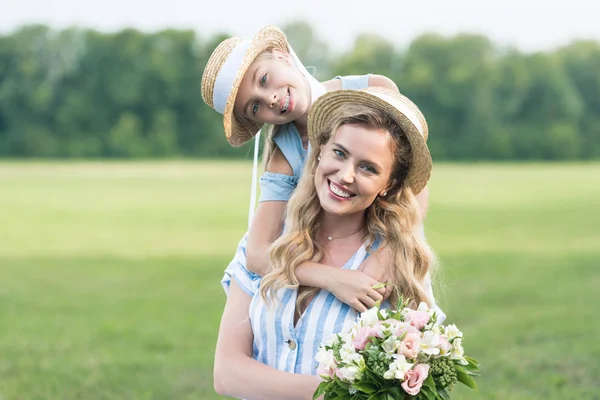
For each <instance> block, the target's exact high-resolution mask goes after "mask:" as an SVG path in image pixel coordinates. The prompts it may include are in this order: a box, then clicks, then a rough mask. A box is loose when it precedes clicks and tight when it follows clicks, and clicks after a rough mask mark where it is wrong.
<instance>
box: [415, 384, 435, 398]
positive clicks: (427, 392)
mask: <svg viewBox="0 0 600 400" xmlns="http://www.w3.org/2000/svg"><path fill="white" fill-rule="evenodd" d="M421 393H423V396H425V397H426V398H427V400H435V398H436V396H435V393H434V392H433V391H432V390H431V389H430V388H429V387H427V386H421V391H420V392H419V394H421Z"/></svg>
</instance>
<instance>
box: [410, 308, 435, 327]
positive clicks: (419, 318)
mask: <svg viewBox="0 0 600 400" xmlns="http://www.w3.org/2000/svg"><path fill="white" fill-rule="evenodd" d="M430 318H431V317H430V316H429V314H427V313H426V312H425V311H414V310H410V311H409V312H408V314H407V315H406V320H407V321H408V323H409V324H411V325H412V326H414V327H415V328H417V329H418V330H421V329H423V328H424V327H425V325H427V323H428V322H429V319H430Z"/></svg>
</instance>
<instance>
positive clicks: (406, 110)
mask: <svg viewBox="0 0 600 400" xmlns="http://www.w3.org/2000/svg"><path fill="white" fill-rule="evenodd" d="M367 93H368V92H367ZM370 94H371V95H373V96H375V97H379V98H380V99H381V100H384V101H385V102H386V103H388V104H390V105H392V106H393V107H394V108H396V109H397V110H398V111H400V112H401V113H402V114H404V115H405V116H406V117H407V118H408V119H409V120H410V122H412V124H413V125H414V126H415V127H416V128H417V130H418V131H419V133H420V134H421V136H423V138H425V134H424V132H425V129H424V128H425V127H424V126H423V124H422V123H421V120H420V119H419V117H418V116H417V115H416V113H415V111H414V110H413V109H412V108H411V107H410V106H409V105H408V104H406V103H405V102H403V101H400V100H398V99H397V98H395V97H393V96H390V95H388V94H387V93H370Z"/></svg>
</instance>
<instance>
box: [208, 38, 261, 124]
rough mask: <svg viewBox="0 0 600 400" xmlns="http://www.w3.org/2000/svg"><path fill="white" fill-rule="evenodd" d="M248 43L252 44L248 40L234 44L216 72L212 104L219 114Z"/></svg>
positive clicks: (223, 110) (223, 109)
mask: <svg viewBox="0 0 600 400" xmlns="http://www.w3.org/2000/svg"><path fill="white" fill-rule="evenodd" d="M250 44H252V42H251V41H249V40H248V41H244V42H241V43H240V44H238V45H237V46H235V47H234V48H233V50H232V51H231V53H230V54H229V57H227V60H225V63H224V64H223V66H222V67H221V70H220V71H219V73H218V74H217V78H216V79H215V87H214V89H213V105H214V107H215V110H216V111H218V112H219V113H221V114H223V113H224V112H225V105H226V104H227V99H228V98H229V94H230V93H231V90H232V89H233V81H234V80H235V77H236V76H237V73H238V71H239V70H240V67H241V66H242V62H243V61H244V56H245V55H246V51H247V50H248V49H249V48H250Z"/></svg>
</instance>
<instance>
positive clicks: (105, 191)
mask: <svg viewBox="0 0 600 400" xmlns="http://www.w3.org/2000/svg"><path fill="white" fill-rule="evenodd" d="M250 170H251V165H250V164H249V163H247V162H217V161H215V162H147V163H141V162H138V163H102V162H98V163H91V162H86V163H43V162H23V163H20V162H10V163H9V162H7V163H0V190H1V192H0V193H1V195H0V238H1V240H0V398H1V399H2V400H13V399H15V400H16V399H18V400H33V399H36V400H37V399H39V400H47V399H59V400H71V399H90V400H91V399H93V400H96V399H208V400H210V399H217V398H219V396H217V395H216V394H215V393H214V391H213V387H212V359H213V353H214V345H215V340H216V335H217V329H218V324H219V320H220V315H221V312H222V307H223V304H224V301H225V296H224V294H223V291H222V289H221V287H220V284H219V280H220V278H221V274H222V271H223V269H224V268H225V266H226V265H227V263H228V262H229V260H230V258H231V257H232V256H233V254H234V251H235V247H236V244H237V241H238V240H239V239H240V237H241V236H242V235H243V233H244V231H245V227H246V223H247V209H248V201H249V189H250V182H249V180H250ZM430 194H431V203H430V212H429V215H428V217H427V221H426V232H427V237H428V240H429V242H430V243H431V244H432V246H433V247H434V249H435V250H436V252H437V253H438V256H439V257H440V259H441V261H442V270H441V273H440V275H439V279H438V288H437V297H438V298H439V302H440V303H441V306H442V308H443V309H444V310H445V311H446V313H447V315H448V320H449V321H452V322H456V323H457V324H458V325H459V327H460V328H461V329H462V330H463V331H464V333H465V341H464V345H465V348H466V351H467V354H469V355H471V356H473V357H476V358H478V359H479V360H480V362H481V363H482V374H483V376H482V377H481V378H480V379H479V381H478V383H479V386H480V388H479V390H478V391H477V392H471V391H468V390H463V389H457V390H456V391H455V392H454V394H455V398H457V399H476V398H481V399H550V400H553V399H561V400H564V399H600V389H599V382H600V362H599V361H598V360H599V359H600V342H598V340H597V338H598V336H599V335H600V322H599V319H598V315H599V314H598V312H597V310H596V308H595V307H596V306H594V304H600V290H599V289H600V272H598V264H599V261H600V207H599V206H600V164H504V165H501V164H468V165H452V164H436V166H435V168H434V173H433V178H432V180H431V181H430Z"/></svg>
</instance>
